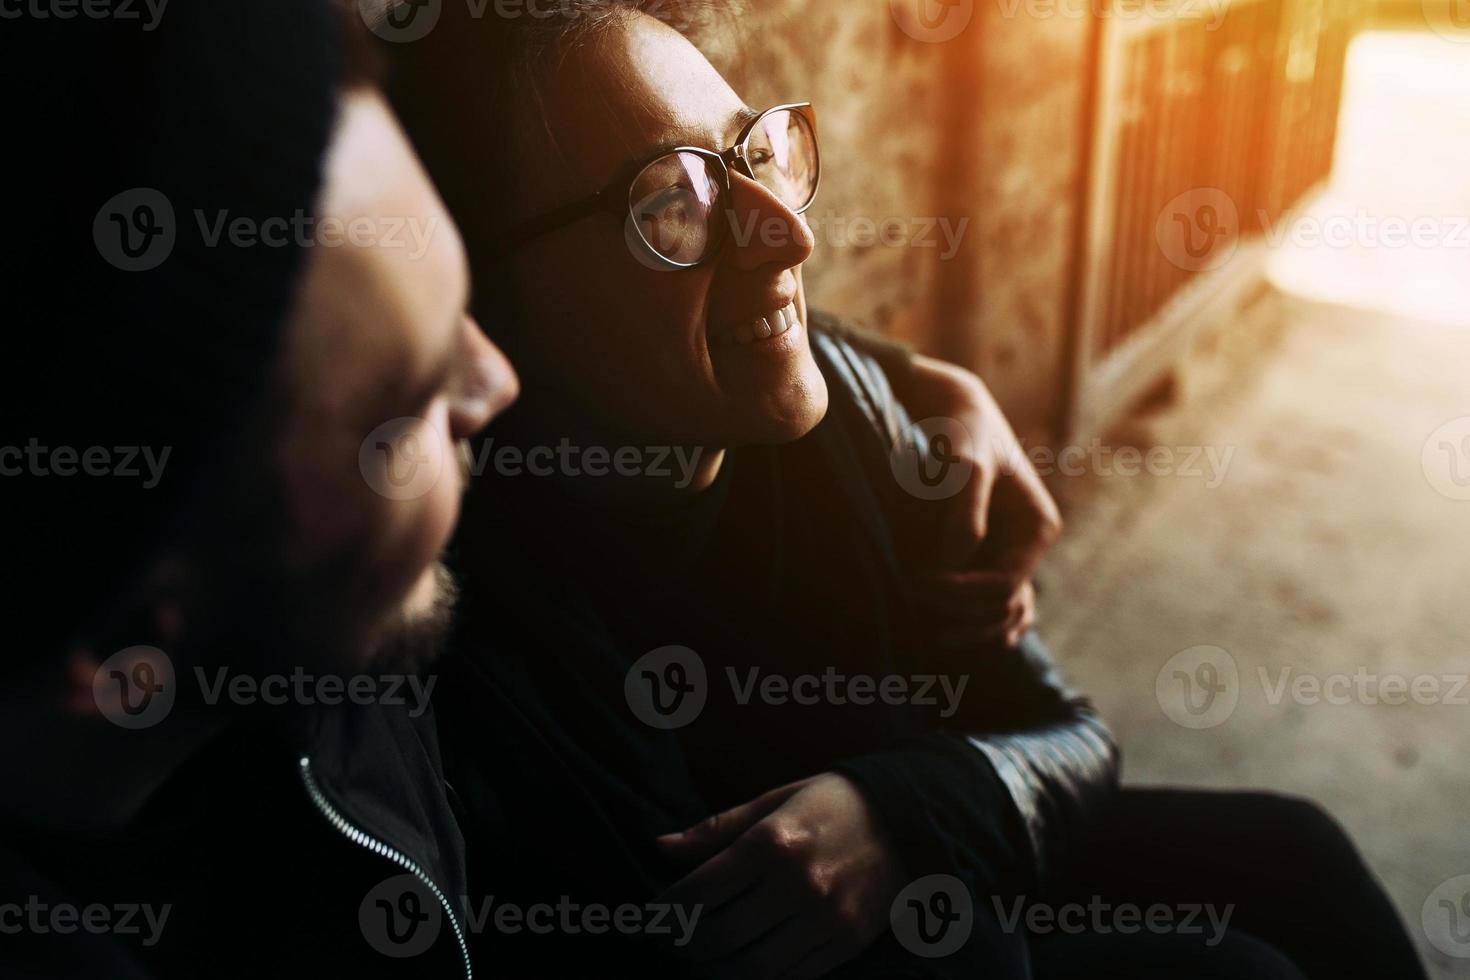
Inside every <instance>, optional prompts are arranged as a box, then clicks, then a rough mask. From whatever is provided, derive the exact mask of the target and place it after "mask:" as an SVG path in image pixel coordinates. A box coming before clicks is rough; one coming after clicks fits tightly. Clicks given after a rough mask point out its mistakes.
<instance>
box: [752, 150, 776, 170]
mask: <svg viewBox="0 0 1470 980" xmlns="http://www.w3.org/2000/svg"><path fill="white" fill-rule="evenodd" d="M747 159H749V160H750V165H751V166H752V167H764V166H767V165H769V164H770V163H771V162H772V161H774V160H775V159H776V155H775V154H774V153H772V152H771V151H770V150H752V151H751V153H750V155H749V157H747Z"/></svg>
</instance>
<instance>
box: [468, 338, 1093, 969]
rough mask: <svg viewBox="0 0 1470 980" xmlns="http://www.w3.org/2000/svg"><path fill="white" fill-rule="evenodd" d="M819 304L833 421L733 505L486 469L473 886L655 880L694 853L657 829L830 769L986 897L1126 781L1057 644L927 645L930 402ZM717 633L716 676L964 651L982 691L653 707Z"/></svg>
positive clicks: (741, 463)
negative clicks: (686, 713) (918, 587)
mask: <svg viewBox="0 0 1470 980" xmlns="http://www.w3.org/2000/svg"><path fill="white" fill-rule="evenodd" d="M813 319H814V325H816V326H819V327H822V328H824V329H819V330H814V331H813V332H812V342H813V349H814V353H815V355H816V358H817V361H818V363H819V365H820V367H821V370H822V372H823V375H824V377H825V378H826V380H827V383H828V388H829V391H830V395H831V398H830V402H831V409H830V411H829V413H828V415H827V417H826V418H825V419H824V421H823V422H822V423H821V424H820V425H819V426H818V428H817V429H816V430H815V431H814V432H813V433H811V434H810V435H809V436H807V437H806V438H804V439H802V440H800V441H799V442H798V443H796V444H794V445H792V446H789V447H781V448H778V449H771V450H750V451H747V450H742V451H740V452H738V453H735V454H733V455H732V459H731V461H730V462H729V463H727V466H726V470H731V469H733V471H734V472H733V474H732V475H730V476H729V477H728V478H727V477H726V475H725V474H723V473H722V475H721V478H720V481H719V482H718V483H717V486H716V488H714V489H712V490H711V491H709V492H707V493H706V494H701V495H699V496H700V497H702V498H710V499H713V501H714V502H713V503H709V502H708V500H706V501H704V502H699V503H696V504H694V505H692V506H691V507H690V508H689V509H688V510H687V512H682V513H675V514H672V515H661V516H659V517H658V518H655V519H652V520H643V519H639V520H635V521H632V522H630V525H629V526H624V520H623V515H622V514H620V513H619V512H618V511H617V510H616V509H614V508H600V507H598V506H597V505H596V503H595V501H594V502H593V503H590V504H589V503H588V495H587V494H586V493H585V492H582V493H580V494H579V495H578V496H577V497H575V498H574V497H568V496H564V495H561V494H559V493H558V492H557V490H556V488H555V486H554V485H553V484H548V483H546V481H540V482H537V481H532V480H526V481H512V482H510V483H507V482H506V481H493V482H486V483H485V484H483V485H482V486H481V487H480V488H479V490H478V491H477V493H481V494H483V495H484V496H483V498H480V499H472V500H471V501H470V502H469V505H468V507H467V512H466V517H465V522H466V523H465V527H464V529H463V532H462V534H461V537H460V540H461V545H462V554H461V556H460V566H461V572H462V578H463V581H464V586H465V594H464V599H463V603H462V605H463V623H462V628H461V631H460V634H459V637H458V640H457V653H456V654H455V655H454V656H453V657H452V658H451V662H450V663H449V664H447V665H446V668H445V669H446V671H447V672H448V674H449V677H448V680H449V682H448V683H446V684H444V685H441V687H440V704H439V706H440V718H441V729H442V731H443V733H444V742H445V746H446V765H447V767H448V771H449V774H450V780H451V782H453V783H454V784H455V786H456V787H457V789H458V790H459V792H460V795H461V797H462V799H463V800H464V803H465V807H466V810H467V814H468V816H467V821H466V824H465V831H466V837H467V841H468V853H469V858H470V874H471V890H472V893H473V894H475V895H477V896H481V897H484V896H486V895H488V894H491V893H493V894H494V896H495V897H496V900H497V901H500V902H502V903H504V902H507V901H514V902H515V903H517V904H522V905H524V904H527V903H532V904H534V903H538V902H540V903H547V904H551V903H555V902H558V901H564V900H567V899H570V900H571V901H572V902H574V903H578V904H582V905H593V904H602V905H607V906H613V907H615V906H617V905H619V904H624V903H634V904H638V903H646V902H648V901H650V900H652V899H653V898H654V897H655V896H656V895H657V894H658V893H659V892H660V891H661V890H662V889H663V888H664V887H666V886H667V885H668V884H670V883H671V882H672V881H673V880H675V879H677V878H678V877H679V876H680V875H681V874H682V872H683V871H684V870H687V869H680V868H675V867H670V866H668V864H667V863H666V860H665V858H664V857H663V856H662V855H661V854H660V852H659V851H658V850H657V848H656V847H654V844H653V838H654V837H655V836H657V835H659V834H663V833H668V832H672V831H677V830H683V829H685V828H686V827H687V826H689V825H691V824H693V823H694V822H696V821H698V820H700V819H702V818H703V817H705V816H707V815H709V814H710V813H711V812H717V811H719V810H721V809H724V808H726V807H728V806H730V805H734V804H737V803H740V802H744V801H745V800H748V799H750V798H752V797H753V796H754V795H755V794H756V793H758V792H760V791H762V790H764V789H770V788H773V787H774V786H777V785H781V784H782V783H784V782H786V781H789V780H791V779H796V778H801V777H802V776H805V775H812V774H815V773H816V772H820V771H823V770H829V771H837V772H839V773H842V774H844V775H846V776H848V777H849V778H851V779H853V780H854V781H855V782H856V783H857V784H858V785H859V787H860V788H861V789H862V790H863V791H864V792H865V795H867V797H868V798H869V800H870V802H871V803H872V804H873V806H874V808H875V810H876V812H877V813H878V815H879V817H880V819H881V820H882V821H883V822H884V823H885V824H886V825H887V826H888V829H889V830H890V831H891V835H892V837H893V839H894V840H895V841H896V842H897V844H898V846H899V848H900V850H901V852H902V857H903V858H904V860H905V864H906V866H907V868H908V870H909V871H910V872H911V873H912V875H913V876H914V877H919V876H922V875H925V874H930V873H942V874H949V875H953V876H955V877H958V878H960V879H961V880H962V881H963V882H964V883H965V884H966V885H967V886H968V888H969V889H970V891H971V893H972V894H973V895H974V896H977V897H980V896H983V897H984V898H983V901H984V905H985V907H986V908H988V907H989V902H988V896H989V895H992V894H996V893H1011V894H1020V893H1029V894H1035V891H1036V889H1037V888H1038V887H1039V886H1040V884H1041V883H1042V881H1043V880H1044V879H1045V878H1046V877H1047V876H1048V875H1049V873H1050V872H1051V871H1052V869H1053V868H1055V867H1056V866H1057V865H1058V864H1059V863H1060V862H1062V861H1064V860H1065V854H1066V852H1067V849H1068V847H1069V846H1070V844H1071V842H1072V841H1073V840H1074V839H1075V837H1076V836H1077V834H1078V831H1079V829H1081V828H1082V827H1084V826H1085V825H1086V823H1087V821H1088V820H1089V815H1090V814H1091V813H1092V812H1094V810H1095V808H1097V807H1098V806H1099V805H1100V804H1101V803H1103V802H1105V800H1106V798H1107V796H1108V795H1109V794H1110V792H1111V791H1112V790H1113V788H1114V787H1115V785H1116V781H1117V752H1116V749H1115V747H1114V743H1113V741H1112V739H1111V737H1110V735H1109V733H1108V732H1107V730H1106V728H1105V727H1104V726H1103V724H1102V723H1101V722H1100V721H1099V720H1098V718H1097V717H1096V715H1095V714H1094V713H1093V712H1092V710H1091V709H1090V707H1089V705H1088V704H1087V702H1086V701H1085V700H1084V699H1082V698H1081V697H1080V696H1079V695H1077V694H1076V693H1075V692H1073V691H1071V690H1069V689H1068V688H1067V687H1066V686H1065V685H1064V684H1063V683H1062V681H1061V679H1060V677H1059V675H1058V673H1057V671H1056V669H1055V667H1054V666H1053V664H1052V662H1051V660H1050V657H1049V655H1048V654H1047V652H1046V650H1045V648H1044V647H1043V646H1042V645H1041V644H1040V642H1039V641H1038V640H1036V639H1035V638H1034V637H1032V638H1028V640H1027V641H1026V642H1025V643H1024V644H1023V645H1022V647H1021V649H1019V650H1017V651H1013V652H1001V651H998V650H985V651H978V650H977V651H971V652H969V653H968V654H967V655H965V656H963V657H959V656H957V655H955V654H940V653H939V652H938V648H937V645H935V644H933V643H931V642H929V637H930V636H931V635H932V634H934V633H938V632H941V631H942V629H943V627H944V626H945V625H946V624H945V623H943V622H935V621H934V620H933V619H932V617H930V618H927V619H926V618H925V617H924V616H922V615H921V614H919V613H918V612H917V611H916V610H915V607H914V604H913V602H912V590H913V579H912V576H910V574H909V572H908V570H907V564H906V561H905V559H904V555H905V553H906V552H908V551H909V550H910V545H911V542H909V541H906V540H905V536H906V535H907V534H909V533H910V529H911V528H913V527H915V526H918V525H920V524H922V523H923V520H924V519H923V517H922V516H920V515H916V514H915V513H914V509H915V508H916V506H917V505H916V501H915V499H914V498H912V497H910V496H908V495H907V494H906V493H905V492H904V491H903V490H902V488H901V487H900V486H899V484H898V483H897V481H896V480H895V479H894V476H893V473H892V471H891V470H890V458H891V453H892V451H893V449H894V447H895V445H896V444H898V443H899V442H900V441H901V440H903V439H905V438H911V436H910V435H908V434H907V430H908V428H909V419H908V417H907V416H906V414H905V412H904V410H903V407H902V406H901V405H900V404H899V403H898V401H897V400H896V399H895V398H894V396H893V394H892V391H891V389H890V386H889V383H888V379H887V377H886V375H885V372H884V370H883V369H882V367H880V365H879V363H878V361H876V360H875V359H874V358H872V357H870V356H868V355H867V354H864V353H862V352H860V351H859V349H858V348H857V347H856V346H854V345H853V344H852V343H850V342H849V341H848V340H847V339H845V338H844V336H843V331H842V329H841V325H840V324H837V323H835V322H833V321H831V320H829V319H827V318H823V317H821V316H820V315H815V316H814V318H813ZM511 431H512V432H513V430H511ZM502 437H503V438H504V437H505V434H504V433H502ZM510 438H513V436H512V437H510ZM594 496H595V495H594ZM773 515H774V516H773ZM507 570H509V571H507ZM750 583H755V585H754V586H750ZM767 584H769V586H770V587H769V589H767V588H766V586H767ZM747 586H750V587H749V588H747ZM741 589H745V590H746V591H749V592H751V593H752V594H758V595H756V597H755V599H754V600H753V601H752V602H751V610H750V615H742V612H741V609H740V607H739V605H738V604H730V603H726V604H720V603H718V602H714V603H711V602H710V601H708V600H709V599H710V597H711V596H714V597H715V598H716V599H717V598H718V597H719V595H720V594H721V593H725V592H730V591H735V590H741ZM777 623H779V626H777V625H775V624H777ZM691 636H694V637H698V641H697V645H698V653H699V654H701V655H702V656H703V659H704V662H706V664H707V665H708V667H709V673H710V675H711V676H713V675H716V674H717V673H719V672H720V671H721V670H722V669H723V668H725V667H726V666H727V665H731V664H738V666H739V668H740V669H741V670H745V669H748V668H751V667H755V668H756V669H767V668H772V667H773V666H774V667H777V668H779V667H780V666H781V665H784V664H787V663H788V662H792V661H794V660H797V659H800V658H802V657H803V655H804V654H806V653H810V654H811V656H809V657H807V659H806V661H805V663H806V665H807V666H810V667H811V669H813V670H815V669H817V668H816V667H815V666H814V665H816V664H819V663H822V662H833V661H834V660H835V661H836V662H838V663H840V664H842V665H843V666H844V667H846V668H850V669H851V670H853V671H854V672H870V673H875V674H888V673H903V674H913V673H916V672H924V671H927V672H946V673H948V672H954V673H959V672H962V673H964V674H965V675H967V676H968V677H969V679H970V680H969V683H970V687H969V691H970V692H971V693H970V694H969V695H967V696H966V698H965V700H964V701H963V709H962V710H961V711H959V712H957V713H956V714H954V715H953V716H952V717H950V718H945V719H941V718H937V717H935V716H934V715H933V714H932V712H931V713H925V712H922V711H918V712H913V711H898V710H895V711H886V712H867V713H862V712H857V711H851V712H848V711H845V710H841V709H837V710H826V709H814V710H813V711H812V713H810V714H807V715H802V716H800V717H793V716H792V715H789V714H786V715H783V714H781V712H780V711H777V710H771V711H764V712H762V711H756V710H753V709H751V708H750V707H749V706H743V707H742V706H738V705H735V704H733V703H732V702H730V701H729V699H726V703H724V704H716V698H715V695H714V694H713V693H712V694H711V696H710V702H709V705H708V706H707V707H706V708H705V709H704V713H703V714H702V715H701V716H700V717H699V719H698V721H697V722H696V723H695V724H693V725H691V726H689V727H688V728H685V729H683V730H677V731H666V730H659V729H656V728H652V727H649V726H648V725H646V724H641V723H639V722H638V721H636V720H635V719H634V718H633V717H632V713H631V712H630V707H629V702H628V701H627V700H626V699H625V694H626V690H625V681H626V680H627V678H628V676H629V670H630V668H631V667H632V666H633V664H634V662H635V661H636V660H637V659H638V658H639V657H640V656H641V655H642V654H644V653H647V652H648V651H651V650H654V649H657V648H660V647H663V646H665V645H669V644H688V643H690V640H689V637H691ZM768 642H769V645H770V648H769V649H765V646H766V644H767V643H768ZM778 647H779V649H777V648H778ZM752 651H756V652H752ZM762 653H764V654H766V656H765V658H764V659H762ZM845 658H848V659H845ZM792 669H795V668H792ZM717 687H718V685H717V684H715V683H711V684H710V690H711V691H712V692H713V691H714V690H715V689H716V688H717ZM981 912H982V914H983V909H982V910H981ZM982 931H983V930H982ZM1016 940H1017V937H1014V936H998V935H991V936H990V938H989V939H988V940H987V942H988V943H989V945H988V946H986V945H985V944H984V943H972V946H975V947H976V948H975V949H973V950H971V952H972V953H973V956H972V957H971V958H970V959H968V960H967V959H965V958H963V957H960V958H955V959H952V960H950V961H948V962H946V963H942V964H940V963H935V964H922V963H918V962H917V961H915V960H912V959H910V958H908V957H906V956H904V955H903V954H902V951H900V950H897V949H896V947H895V946H894V944H893V943H892V942H891V940H887V939H886V940H884V941H883V942H880V944H879V946H878V947H876V948H875V950H874V952H873V956H872V957H869V958H866V959H868V960H869V961H870V962H869V963H867V964H863V963H859V964H855V965H854V966H853V967H852V968H851V969H850V970H849V972H850V973H851V974H852V975H854V976H861V975H869V974H866V973H864V972H863V971H864V969H865V966H866V968H867V969H868V970H869V971H870V974H871V975H874V976H905V975H915V976H932V975H940V976H947V975H965V974H966V973H968V972H969V971H972V970H973V969H975V968H982V967H983V968H987V969H989V970H990V971H991V972H992V975H1004V973H1005V971H1004V970H1003V969H1001V970H997V967H998V966H1002V967H1003V966H1004V964H1005V963H1007V962H1009V963H1011V964H1012V965H1015V964H1017V963H1021V962H1023V961H1024V958H1025V954H1024V951H1023V950H1018V949H1017V948H1016V945H1017V943H1016ZM473 941H474V942H475V943H476V945H477V947H478V952H477V958H478V959H479V960H481V961H483V962H487V963H494V964H495V965H496V968H497V970H498V971H500V972H502V973H503V974H505V975H509V976H542V975H545V976H640V977H644V976H658V975H670V976H676V975H681V974H682V970H681V969H680V968H679V967H678V966H677V962H676V960H668V959H663V958H660V954H659V952H656V951H655V950H657V949H658V947H659V943H657V942H652V941H649V939H648V937H646V936H639V937H635V938H632V939H627V938H626V937H597V936H590V935H576V936H564V935H559V936H557V937H556V940H555V942H552V941H550V940H547V939H545V938H537V937H533V936H529V935H526V934H525V933H524V932H523V931H522V932H517V933H514V934H507V933H505V932H503V931H496V930H489V931H485V932H481V933H479V934H478V935H476V936H475V937H473ZM1021 968H1022V967H1019V966H1018V967H1017V969H1021ZM1017 975H1023V974H1019V973H1018V974H1017Z"/></svg>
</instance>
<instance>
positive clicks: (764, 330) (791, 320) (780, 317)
mask: <svg viewBox="0 0 1470 980" xmlns="http://www.w3.org/2000/svg"><path fill="white" fill-rule="evenodd" d="M799 322H800V321H799V320H798V319H797V316H796V304H795V303H793V304H791V305H790V306H788V307H786V308H785V309H783V310H777V311H776V312H775V313H773V314H771V315H770V316H765V317H761V318H760V319H758V320H752V321H751V322H750V323H742V324H741V325H740V326H738V327H736V328H735V329H734V330H727V331H726V332H725V333H724V334H722V335H721V336H720V337H719V338H718V340H717V341H716V343H715V346H716V347H729V346H731V345H737V346H741V347H748V346H749V345H751V344H753V343H755V342H756V341H758V340H770V339H771V338H772V337H779V336H781V335H782V334H783V333H785V332H786V331H788V330H790V329H791V328H792V327H794V326H796V325H797V324H798V323H799Z"/></svg>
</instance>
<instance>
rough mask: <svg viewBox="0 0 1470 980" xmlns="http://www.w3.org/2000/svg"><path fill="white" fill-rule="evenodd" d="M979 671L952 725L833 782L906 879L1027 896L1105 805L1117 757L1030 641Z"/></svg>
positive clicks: (861, 763)
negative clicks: (941, 876)
mask: <svg viewBox="0 0 1470 980" xmlns="http://www.w3.org/2000/svg"><path fill="white" fill-rule="evenodd" d="M980 663H981V664H983V668H984V669H982V670H980V671H977V672H973V673H972V675H971V682H970V689H971V690H972V691H974V692H976V693H974V694H973V695H972V696H971V697H970V698H969V699H967V700H962V702H961V704H962V705H963V710H961V711H960V712H958V713H957V714H956V716H955V718H954V719H953V722H952V723H946V724H945V726H944V727H943V728H942V729H941V728H936V729H934V730H933V731H931V732H929V733H927V734H924V735H921V736H918V737H915V738H910V739H905V740H904V741H902V742H900V743H899V744H897V745H895V746H893V747H891V748H890V749H888V750H885V751H883V752H879V753H874V754H871V755H868V756H864V757H861V758H858V759H853V760H848V761H847V762H844V763H843V764H842V766H840V767H839V768H838V769H837V771H838V772H839V773H841V774H843V775H846V776H848V778H850V779H852V780H853V781H854V782H855V783H857V784H858V785H859V787H860V788H862V789H863V791H864V792H865V793H866V794H867V795H868V796H869V798H870V799H871V801H872V802H873V805H874V807H875V809H876V810H877V811H878V813H879V814H880V816H881V817H882V818H883V819H884V821H885V822H886V823H888V824H889V825H890V827H891V832H892V834H893V837H894V840H895V843H896V844H897V846H898V847H899V848H900V849H901V851H902V852H903V856H904V859H905V861H906V863H908V864H910V865H911V866H912V867H911V871H912V873H913V874H914V875H915V876H916V877H917V876H919V875H922V874H930V873H948V874H956V875H961V876H973V878H974V880H975V883H976V884H977V885H980V886H983V887H985V888H989V889H991V890H997V891H1010V892H1015V893H1033V894H1034V892H1035V889H1036V888H1037V887H1038V886H1039V885H1040V884H1041V883H1043V882H1045V881H1046V880H1048V879H1049V878H1050V877H1051V876H1052V875H1053V874H1054V873H1055V872H1056V871H1057V869H1058V868H1059V867H1061V866H1063V865H1064V864H1065V862H1066V859H1067V856H1068V854H1069V853H1070V852H1071V851H1072V850H1073V844H1074V841H1075V840H1076V839H1077V838H1078V837H1079V836H1081V835H1082V834H1083V832H1084V831H1085V829H1086V828H1087V827H1088V826H1089V825H1090V823H1091V822H1092V820H1094V819H1095V817H1096V814H1097V813H1098V812H1099V811H1100V809H1101V808H1102V807H1103V806H1105V804H1106V803H1107V801H1108V799H1109V798H1110V797H1111V795H1112V793H1113V791H1114V790H1115V788H1116V786H1117V781H1118V752H1117V748H1116V745H1115V743H1114V741H1113V738H1112V735H1111V734H1110V733H1109V732H1108V730H1107V728H1106V726H1105V725H1104V724H1103V723H1102V721H1101V720H1100V719H1099V718H1098V717H1097V715H1096V714H1095V713H1094V712H1093V710H1092V708H1091V706H1090V705H1089V704H1088V703H1087V702H1086V700H1085V699H1083V698H1081V697H1080V696H1078V695H1076V694H1075V693H1074V692H1071V691H1069V690H1068V689H1067V688H1066V687H1065V686H1064V685H1063V684H1062V682H1061V680H1060V677H1059V675H1058V674H1057V672H1056V670H1055V668H1054V667H1053V666H1052V664H1051V660H1050V658H1049V656H1048V655H1047V654H1046V651H1045V648H1044V647H1043V646H1042V645H1041V644H1040V643H1039V641H1037V640H1035V639H1034V638H1029V639H1028V640H1027V641H1026V642H1025V643H1023V645H1022V648H1021V649H1019V650H1016V651H1012V652H1010V653H1006V654H1000V655H995V654H991V655H987V659H986V660H984V661H981V662H980Z"/></svg>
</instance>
